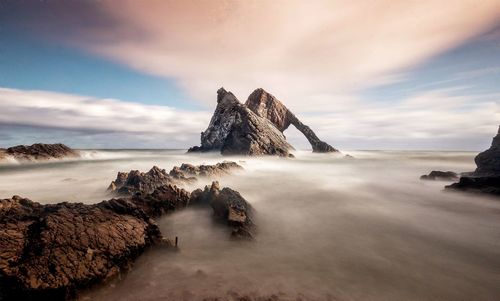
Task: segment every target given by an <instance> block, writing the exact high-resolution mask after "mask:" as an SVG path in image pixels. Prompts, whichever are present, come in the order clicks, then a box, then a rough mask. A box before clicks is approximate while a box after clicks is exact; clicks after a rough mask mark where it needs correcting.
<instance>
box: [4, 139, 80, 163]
mask: <svg viewBox="0 0 500 301" xmlns="http://www.w3.org/2000/svg"><path fill="white" fill-rule="evenodd" d="M79 156H80V154H79V153H78V151H76V150H73V149H71V148H69V147H68V146H66V145H64V144H61V143H57V144H43V143H36V144H33V145H17V146H13V147H9V148H7V149H2V150H0V159H2V158H3V159H5V158H6V157H11V158H14V159H16V160H19V161H38V160H50V159H62V158H71V157H73V158H76V157H79Z"/></svg>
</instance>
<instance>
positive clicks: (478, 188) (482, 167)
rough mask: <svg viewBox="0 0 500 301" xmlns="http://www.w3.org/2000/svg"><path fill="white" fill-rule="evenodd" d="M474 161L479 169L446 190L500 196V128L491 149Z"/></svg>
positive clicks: (480, 154)
mask: <svg viewBox="0 0 500 301" xmlns="http://www.w3.org/2000/svg"><path fill="white" fill-rule="evenodd" d="M474 160H475V162H476V165H477V168H476V170H475V171H474V172H473V173H472V174H470V175H466V176H462V177H460V180H459V181H458V183H453V184H451V185H448V186H446V187H445V188H446V189H451V190H459V191H468V192H474V193H485V194H490V195H497V196H500V128H499V129H498V132H497V135H496V136H495V137H494V138H493V141H492V143H491V147H490V148H489V149H487V150H485V151H484V152H482V153H479V154H478V155H477V156H476V158H475V159H474Z"/></svg>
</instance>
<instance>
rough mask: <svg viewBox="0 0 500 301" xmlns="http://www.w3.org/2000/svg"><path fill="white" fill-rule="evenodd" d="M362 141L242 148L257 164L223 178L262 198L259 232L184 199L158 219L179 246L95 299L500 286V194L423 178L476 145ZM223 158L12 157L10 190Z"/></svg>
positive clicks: (87, 186)
mask: <svg viewBox="0 0 500 301" xmlns="http://www.w3.org/2000/svg"><path fill="white" fill-rule="evenodd" d="M350 154H352V155H354V156H355V157H356V159H344V158H340V157H335V156H331V155H317V154H310V153H305V152H300V153H298V154H297V158H296V159H293V160H289V159H280V158H233V159H232V160H235V161H239V160H243V161H244V162H241V164H242V165H243V166H244V168H245V171H244V172H241V173H239V174H237V175H234V176H230V177H225V178H223V179H221V180H220V183H221V185H222V186H228V187H231V188H233V189H235V190H238V191H239V192H240V193H241V194H242V195H243V196H244V197H245V198H246V199H247V200H248V201H249V202H250V203H251V204H252V205H253V206H254V207H255V209H256V211H257V214H258V217H257V224H258V226H259V233H258V236H257V240H256V241H255V242H251V243H241V242H235V241H231V240H229V239H228V232H227V229H226V228H224V227H220V226H218V225H214V224H213V223H212V220H211V215H210V214H211V212H210V211H209V210H190V209H188V210H184V211H180V212H178V213H175V214H173V215H170V216H167V217H164V218H162V219H160V220H159V224H160V227H161V229H162V231H163V233H164V234H165V235H166V236H170V237H173V236H179V238H180V247H181V249H180V251H179V252H168V251H165V250H153V251H150V252H147V253H146V254H144V255H143V256H141V257H140V258H139V260H138V261H137V262H136V264H135V266H134V269H133V270H132V271H131V272H130V273H129V274H128V275H127V276H126V277H125V278H124V279H122V281H119V282H117V283H115V284H113V285H108V286H106V287H101V288H96V289H94V290H92V291H91V292H88V293H86V294H85V295H84V296H83V297H82V299H92V300H199V299H203V298H207V297H219V298H220V299H221V300H226V299H227V300H239V299H238V298H239V296H249V297H250V298H254V299H258V298H259V297H262V296H264V297H265V296H272V295H276V296H277V298H279V300H296V299H298V298H302V299H303V300H310V299H312V300H316V299H318V300H498V299H499V298H500V201H498V200H495V199H489V198H486V197H479V196H472V195H466V194H457V193H449V192H444V191H443V186H444V185H446V184H447V183H446V182H427V181H420V180H419V176H420V175H421V174H424V173H428V172H429V171H431V170H433V169H436V170H453V171H470V170H473V168H474V164H473V157H474V155H475V153H468V152H409V151H408V152H381V151H380V152H377V151H373V152H368V151H366V152H350ZM222 160H223V158H221V157H220V156H217V155H210V156H191V155H189V156H188V155H185V154H183V151H98V152H96V153H92V152H87V159H86V160H84V161H77V162H64V163H47V164H36V165H25V166H12V165H9V166H2V167H0V197H10V196H11V195H14V194H18V195H22V196H26V197H29V198H31V199H33V200H36V201H39V202H42V203H47V202H59V201H82V202H87V203H91V202H97V201H100V200H102V199H105V198H107V196H106V195H105V193H104V190H105V189H106V187H107V185H108V184H109V182H110V181H111V180H113V179H114V178H115V176H116V173H117V172H118V171H128V170H130V169H139V170H143V171H146V170H148V169H149V168H151V166H152V165H158V166H160V167H162V168H165V169H167V170H169V169H170V168H171V167H172V166H173V165H179V164H180V163H182V162H190V163H194V164H200V163H215V162H218V161H222ZM207 183H209V180H204V181H201V182H199V183H198V184H196V185H194V186H193V187H189V189H193V188H194V187H195V186H199V187H201V186H203V185H204V184H207ZM244 300H246V299H244ZM272 300H274V299H272Z"/></svg>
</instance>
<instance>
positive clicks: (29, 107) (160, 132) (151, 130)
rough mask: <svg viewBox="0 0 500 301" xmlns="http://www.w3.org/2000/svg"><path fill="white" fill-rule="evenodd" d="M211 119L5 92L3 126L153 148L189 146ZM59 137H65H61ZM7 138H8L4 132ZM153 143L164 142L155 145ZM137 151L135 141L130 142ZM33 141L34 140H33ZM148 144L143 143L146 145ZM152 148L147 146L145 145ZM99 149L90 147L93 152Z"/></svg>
mask: <svg viewBox="0 0 500 301" xmlns="http://www.w3.org/2000/svg"><path fill="white" fill-rule="evenodd" d="M209 120H210V114H209V113H208V112H199V111H183V110H178V109H175V108H171V107H166V106H154V105H143V104H137V103H131V102H125V101H120V100H114V99H96V98H89V97H84V96H78V95H70V94H62V93H55V92H46V91H26V90H15V89H6V88H0V123H1V124H4V126H2V127H1V128H2V129H5V130H7V128H6V127H5V125H10V126H23V127H25V128H30V127H31V128H33V127H34V128H40V129H44V131H45V132H47V131H49V130H52V132H54V133H55V132H58V130H64V131H67V132H66V135H71V134H68V133H78V135H79V136H80V137H82V138H85V137H88V136H92V137H94V138H95V137H96V136H98V135H101V136H102V135H105V136H113V137H114V138H115V139H114V141H110V142H109V144H113V143H115V144H116V145H121V144H120V137H121V138H123V137H124V136H127V135H128V136H134V137H136V139H135V141H136V142H149V145H162V146H166V145H168V146H172V145H189V143H192V142H193V141H196V140H198V139H199V133H200V132H201V130H202V129H204V128H205V127H206V125H207V124H208V121H209ZM58 133H59V134H58V135H59V136H64V135H63V134H61V133H60V131H59V132H58ZM4 134H5V133H4ZM152 138H155V139H156V138H157V139H161V140H162V141H161V142H160V143H159V142H158V141H156V142H155V141H151V139H152ZM128 140H129V141H128V142H129V147H134V142H133V139H128ZM33 142H34V141H33ZM143 144H144V143H141V145H143ZM146 144H147V143H146ZM94 146H95V144H93V145H91V147H94Z"/></svg>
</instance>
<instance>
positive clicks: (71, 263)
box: [0, 196, 161, 300]
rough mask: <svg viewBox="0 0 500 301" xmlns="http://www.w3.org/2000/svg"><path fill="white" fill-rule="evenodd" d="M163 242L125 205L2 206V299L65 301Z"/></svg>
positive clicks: (10, 202) (12, 202)
mask: <svg viewBox="0 0 500 301" xmlns="http://www.w3.org/2000/svg"><path fill="white" fill-rule="evenodd" d="M160 240H161V234H160V231H159V229H158V227H157V226H156V224H155V223H154V222H153V221H152V220H151V219H150V218H149V216H148V215H147V214H145V213H144V211H143V210H141V209H140V208H138V207H137V206H136V205H134V204H133V203H132V202H130V201H128V200H123V199H117V200H110V201H104V202H101V203H99V204H94V205H84V204H81V203H60V204H55V205H41V204H39V203H35V202H32V201H30V200H29V199H24V198H20V197H16V196H15V197H13V198H11V199H4V200H1V201H0V299H3V298H5V299H11V298H15V299H17V300H25V299H33V300H40V299H43V300H45V299H48V300H49V299H50V300H63V299H67V298H72V297H74V295H75V293H76V290H78V289H81V288H85V287H87V286H89V285H92V284H95V283H98V282H101V281H105V280H107V279H111V278H112V277H114V276H116V275H118V274H119V273H120V272H121V271H124V270H126V269H128V268H129V266H130V264H131V263H132V261H133V259H135V258H136V257H137V256H138V255H139V254H141V253H142V252H143V251H144V250H145V249H146V248H147V247H148V246H150V245H152V244H154V243H155V242H158V241H160Z"/></svg>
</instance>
